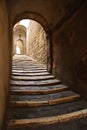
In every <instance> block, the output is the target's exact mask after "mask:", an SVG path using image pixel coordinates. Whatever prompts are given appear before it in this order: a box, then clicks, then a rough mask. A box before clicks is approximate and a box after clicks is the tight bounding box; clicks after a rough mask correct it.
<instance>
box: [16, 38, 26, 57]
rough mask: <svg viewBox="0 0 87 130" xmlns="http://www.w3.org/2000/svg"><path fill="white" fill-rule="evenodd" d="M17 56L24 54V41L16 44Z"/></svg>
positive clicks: (18, 41)
mask: <svg viewBox="0 0 87 130" xmlns="http://www.w3.org/2000/svg"><path fill="white" fill-rule="evenodd" d="M16 54H21V55H22V54H24V45H23V41H22V40H20V39H19V40H17V43H16Z"/></svg>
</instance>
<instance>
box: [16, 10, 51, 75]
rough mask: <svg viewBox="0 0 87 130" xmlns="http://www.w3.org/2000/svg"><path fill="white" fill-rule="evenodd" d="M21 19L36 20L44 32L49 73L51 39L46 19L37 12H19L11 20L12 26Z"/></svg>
mask: <svg viewBox="0 0 87 130" xmlns="http://www.w3.org/2000/svg"><path fill="white" fill-rule="evenodd" d="M22 19H30V20H35V21H36V22H38V23H39V24H40V25H41V26H42V27H43V29H44V31H45V32H46V40H47V43H48V44H47V70H48V71H49V72H50V73H51V72H52V59H53V58H52V54H53V53H52V41H51V40H52V39H51V37H52V36H51V31H50V28H49V25H48V23H47V21H46V19H45V18H44V17H43V16H42V15H40V14H39V13H35V12H25V13H21V14H19V15H18V16H17V17H16V18H15V19H14V21H13V26H14V25H15V24H16V23H17V22H19V21H20V20H22Z"/></svg>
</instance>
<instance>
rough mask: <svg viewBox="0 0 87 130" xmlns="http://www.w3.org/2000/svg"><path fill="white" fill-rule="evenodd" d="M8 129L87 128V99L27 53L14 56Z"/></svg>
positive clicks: (75, 129)
mask: <svg viewBox="0 0 87 130" xmlns="http://www.w3.org/2000/svg"><path fill="white" fill-rule="evenodd" d="M7 118H8V120H7V128H6V130H41V129H42V130H48V129H49V130H70V129H71V130H73V129H74V130H87V102H86V101H85V100H83V99H82V98H81V96H80V95H79V94H77V93H75V92H73V91H72V90H70V88H69V87H68V86H65V85H63V84H62V83H61V81H60V80H58V79H56V78H55V77H54V76H52V75H50V74H49V73H48V72H47V68H46V66H45V65H42V64H39V63H37V62H35V61H34V60H31V59H30V58H29V57H28V56H25V55H16V56H14V60H13V66H12V79H11V95H10V99H9V108H8V114H7Z"/></svg>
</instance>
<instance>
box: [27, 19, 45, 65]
mask: <svg viewBox="0 0 87 130" xmlns="http://www.w3.org/2000/svg"><path fill="white" fill-rule="evenodd" d="M28 29H29V33H28V34H29V35H28V41H27V42H28V43H27V47H26V49H27V55H29V56H30V57H31V58H33V59H35V60H36V61H38V62H40V63H43V64H47V40H46V33H45V31H44V29H43V28H42V26H41V25H40V24H39V23H38V22H35V21H33V20H31V21H30V25H29V28H28Z"/></svg>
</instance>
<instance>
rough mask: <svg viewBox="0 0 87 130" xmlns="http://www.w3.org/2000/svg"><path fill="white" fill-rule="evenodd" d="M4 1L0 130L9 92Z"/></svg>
mask: <svg viewBox="0 0 87 130" xmlns="http://www.w3.org/2000/svg"><path fill="white" fill-rule="evenodd" d="M7 12H8V11H7V7H6V1H5V0H0V130H1V127H2V123H3V119H4V114H5V109H6V105H7V96H8V91H9V81H10V80H9V35H8V14H7Z"/></svg>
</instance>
